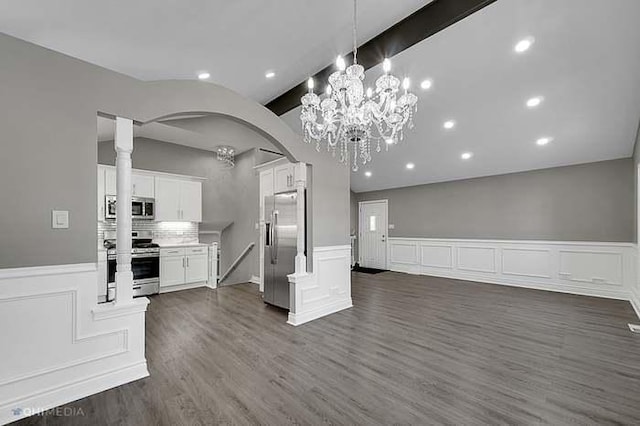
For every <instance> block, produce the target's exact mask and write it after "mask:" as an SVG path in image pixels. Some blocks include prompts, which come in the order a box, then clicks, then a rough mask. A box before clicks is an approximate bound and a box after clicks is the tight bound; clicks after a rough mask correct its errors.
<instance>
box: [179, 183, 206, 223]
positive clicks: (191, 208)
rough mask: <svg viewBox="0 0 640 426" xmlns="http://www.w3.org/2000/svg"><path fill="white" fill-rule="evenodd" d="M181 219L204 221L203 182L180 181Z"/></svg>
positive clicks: (185, 220)
mask: <svg viewBox="0 0 640 426" xmlns="http://www.w3.org/2000/svg"><path fill="white" fill-rule="evenodd" d="M180 220H182V221H184V222H202V183H201V182H190V181H183V182H181V183H180Z"/></svg>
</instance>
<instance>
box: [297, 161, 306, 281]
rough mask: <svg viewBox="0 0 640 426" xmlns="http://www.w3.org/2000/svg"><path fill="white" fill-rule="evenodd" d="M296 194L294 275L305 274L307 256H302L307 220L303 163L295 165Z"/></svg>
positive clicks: (304, 168)
mask: <svg viewBox="0 0 640 426" xmlns="http://www.w3.org/2000/svg"><path fill="white" fill-rule="evenodd" d="M295 167H296V173H295V175H296V192H297V193H298V202H297V206H296V207H297V219H298V220H297V222H298V240H297V243H296V246H297V254H296V272H295V273H296V274H304V273H306V272H307V256H306V255H305V254H304V250H305V238H306V232H307V226H306V225H307V224H306V221H307V218H306V217H305V203H306V200H305V192H304V190H305V187H306V184H307V165H306V164H305V163H297V164H296V166H295Z"/></svg>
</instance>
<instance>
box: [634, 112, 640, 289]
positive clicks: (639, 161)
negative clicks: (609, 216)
mask: <svg viewBox="0 0 640 426" xmlns="http://www.w3.org/2000/svg"><path fill="white" fill-rule="evenodd" d="M638 145H640V123H639V124H638V131H637V133H636V143H635V145H634V146H633V242H634V243H637V242H638V226H639V224H638V188H639V185H640V182H638V177H639V176H638V174H639V172H638V168H639V167H640V147H639V146H638ZM638 282H640V280H639V281H638Z"/></svg>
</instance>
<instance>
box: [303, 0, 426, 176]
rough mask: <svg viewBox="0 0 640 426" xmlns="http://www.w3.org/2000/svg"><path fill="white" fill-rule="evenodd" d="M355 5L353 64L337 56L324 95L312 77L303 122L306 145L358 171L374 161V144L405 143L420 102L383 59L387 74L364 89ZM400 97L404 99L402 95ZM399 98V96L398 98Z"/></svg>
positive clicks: (304, 104) (305, 101) (379, 146)
mask: <svg viewBox="0 0 640 426" xmlns="http://www.w3.org/2000/svg"><path fill="white" fill-rule="evenodd" d="M356 13H357V5H356V0H354V1H353V65H350V66H349V67H347V66H346V63H345V61H344V58H342V56H338V59H337V61H336V66H337V68H338V71H336V72H334V73H333V74H331V75H330V76H329V84H328V85H327V88H326V91H325V94H324V96H318V95H316V94H315V93H314V91H313V89H314V86H315V83H314V80H313V78H309V81H308V83H307V85H308V88H309V93H307V94H305V95H304V96H303V97H302V99H301V103H302V112H301V114H300V120H301V121H302V129H303V131H304V141H305V142H307V143H311V142H312V141H315V143H316V149H317V150H318V151H320V148H321V144H323V143H325V142H326V147H327V150H328V151H331V152H332V154H333V155H334V156H336V153H337V154H338V155H339V159H340V162H342V163H345V164H349V163H351V169H352V170H353V171H354V172H355V171H357V170H358V162H360V163H361V164H362V165H365V164H367V163H368V162H370V161H371V149H372V145H375V150H376V152H380V151H381V150H382V143H381V142H382V141H384V146H385V149H387V150H388V149H389V146H390V145H393V144H396V143H398V142H399V141H401V140H402V139H403V138H404V128H405V126H408V128H410V129H411V128H413V115H414V113H415V112H416V110H417V104H418V97H417V96H416V95H414V94H413V93H410V92H409V79H408V78H405V79H404V80H403V81H402V92H401V89H400V80H399V79H398V78H397V77H394V76H393V75H391V74H390V73H389V72H390V71H391V61H390V60H389V59H385V60H384V62H383V64H382V67H383V70H384V74H383V75H382V76H380V77H378V79H377V80H376V83H375V89H373V88H371V87H369V88H367V89H366V91H365V89H364V84H363V80H364V78H365V75H364V67H363V66H362V65H359V64H358V59H357V58H358V47H357V42H356ZM400 93H401V94H400ZM399 94H400V96H398V95H399Z"/></svg>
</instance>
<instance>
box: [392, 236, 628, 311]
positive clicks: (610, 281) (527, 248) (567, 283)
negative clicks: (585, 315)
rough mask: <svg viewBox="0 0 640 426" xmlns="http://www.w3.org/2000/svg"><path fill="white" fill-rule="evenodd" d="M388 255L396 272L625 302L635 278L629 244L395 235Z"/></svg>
mask: <svg viewBox="0 0 640 426" xmlns="http://www.w3.org/2000/svg"><path fill="white" fill-rule="evenodd" d="M387 258H388V259H389V262H388V265H389V269H390V270H392V271H396V272H406V273H410V274H420V275H432V276H437V277H446V278H453V279H461V280H469V281H479V282H485V283H491V284H502V285H509V286H516V287H527V288H534V289H539V290H549V291H557V292H563V293H572V294H581V295H587V296H597V297H606V298H612V299H623V300H630V299H631V295H632V291H633V289H634V287H635V280H636V273H635V270H636V268H635V260H634V259H635V248H634V245H633V244H631V243H609V242H579V241H528V240H476V239H438V238H400V237H393V238H389V245H388V255H387ZM631 300H632V301H633V299H631ZM636 301H640V298H636ZM635 307H636V310H637V311H640V310H639V308H640V304H638V303H636V306H635Z"/></svg>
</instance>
